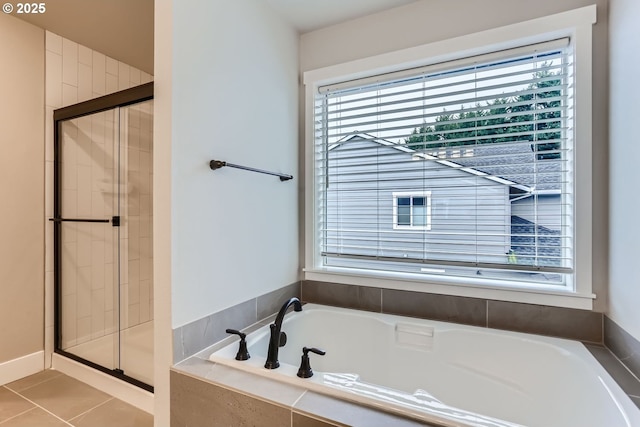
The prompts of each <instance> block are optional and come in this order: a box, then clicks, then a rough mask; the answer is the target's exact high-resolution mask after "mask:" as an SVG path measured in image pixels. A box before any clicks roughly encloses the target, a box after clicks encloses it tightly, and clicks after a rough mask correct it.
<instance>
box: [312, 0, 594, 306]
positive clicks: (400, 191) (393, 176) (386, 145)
mask: <svg viewBox="0 0 640 427" xmlns="http://www.w3.org/2000/svg"><path fill="white" fill-rule="evenodd" d="M595 16H596V8H595V7H591V6H590V7H585V8H581V9H576V10H574V11H570V12H566V13H562V14H558V15H551V16H549V17H545V18H540V19H537V20H532V21H527V22H523V23H521V24H516V25H513V26H511V27H510V29H509V32H508V34H507V33H506V32H504V31H502V30H503V29H496V30H495V31H494V30H488V31H485V32H482V33H478V34H474V35H469V36H463V37H462V38H460V39H456V40H455V41H453V40H452V41H442V42H436V43H433V44H429V45H423V46H420V47H417V48H416V49H412V50H407V51H406V52H404V51H403V52H402V53H400V52H394V53H393V54H382V55H379V56H376V57H371V58H369V59H370V61H369V60H368V61H366V63H363V62H361V61H353V62H350V63H345V64H340V65H339V66H335V67H328V68H326V69H318V70H313V71H309V72H306V73H305V76H304V80H305V86H306V94H307V126H308V127H307V129H308V133H307V135H308V138H307V141H308V144H309V145H308V147H309V148H310V149H311V152H312V155H311V156H307V162H306V168H307V181H306V182H307V185H306V189H307V192H306V197H305V199H306V202H305V203H306V204H305V206H306V215H307V224H308V225H307V226H306V227H305V229H306V230H305V236H306V237H305V241H306V257H305V278H306V279H310V280H326V281H335V282H339V283H345V284H357V285H368V286H382V287H387V286H388V287H391V288H399V289H410V290H422V289H424V290H425V291H427V292H436V293H441V292H442V293H449V291H448V290H447V287H448V286H449V285H462V287H457V288H456V289H455V290H453V288H451V289H452V291H451V292H452V294H454V295H464V296H476V297H485V298H486V297H490V298H495V299H499V300H500V299H502V300H510V301H518V302H530V303H541V304H550V305H556V304H557V305H560V306H566V307H576V308H587V309H589V308H591V307H592V306H591V299H592V298H594V295H593V293H592V287H591V286H592V277H591V276H592V275H591V260H592V242H591V229H592V220H591V214H590V212H591V209H592V207H591V203H592V202H591V194H592V185H591V180H590V176H591V169H590V168H591V112H592V108H591V99H592V95H591V93H592V82H591V75H590V73H589V72H588V71H589V70H590V68H591V26H592V25H593V23H595V22H596V20H595ZM540 25H542V26H545V28H546V29H547V33H546V36H545V35H542V34H540V33H539V32H537V31H538V26H540ZM509 37H513V39H509ZM545 39H546V41H545ZM517 40H522V41H523V42H522V44H519V43H520V42H518V41H517ZM482 43H485V44H482ZM449 45H452V46H455V47H456V49H460V50H461V51H463V52H465V54H466V55H472V56H467V57H465V56H464V55H465V54H461V55H460V56H458V57H456V55H455V54H453V53H451V52H454V51H453V50H451V48H450V47H449ZM489 46H495V50H493V51H492V50H491V48H490V47H489ZM421 52H422V53H423V55H424V56H422V57H420V56H419V54H420V53H421ZM430 55H434V56H430ZM398 58H403V59H404V61H406V62H404V63H406V64H411V66H412V67H414V68H407V69H404V70H403V69H402V68H401V67H400V66H397V65H394V64H396V62H395V61H397V60H398ZM421 58H424V59H421ZM441 58H445V59H444V60H442V59H441ZM423 61H424V62H423ZM421 62H422V63H426V64H433V65H425V66H422V67H419V68H415V67H416V64H420V63H421ZM370 64H376V65H375V67H378V69H379V70H380V72H381V74H378V75H376V74H374V73H370V72H369V71H368V70H367V68H366V67H367V65H370ZM575 70H585V71H584V72H583V71H580V72H579V73H576V72H575ZM340 76H343V77H344V78H343V79H341V78H340ZM576 93H578V94H579V95H578V96H576ZM576 101H577V102H576ZM427 191H428V192H429V194H428V196H426V197H425V199H424V202H425V203H426V204H427V210H428V215H427V216H426V218H425V220H424V222H425V223H426V225H422V224H420V223H419V221H420V219H418V220H417V221H418V222H416V212H420V209H421V207H420V206H422V205H421V199H420V197H421V196H420V194H421V193H424V192H427ZM414 195H415V196H417V197H418V198H414V197H412V196H414ZM418 217H420V218H422V215H421V214H420V213H419V214H418ZM425 231H428V232H425ZM576 235H577V236H579V244H576V240H575V239H576V237H575V236H576ZM443 285H444V286H443ZM480 288H482V290H480Z"/></svg>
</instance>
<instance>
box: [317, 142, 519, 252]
mask: <svg viewBox="0 0 640 427" xmlns="http://www.w3.org/2000/svg"><path fill="white" fill-rule="evenodd" d="M369 155H370V156H371V164H367V156H369ZM411 156H412V153H410V152H405V151H402V150H401V149H397V148H394V147H390V146H385V145H382V144H379V143H377V142H374V141H370V140H365V139H351V140H349V141H347V142H345V143H342V144H340V145H337V146H335V147H334V148H333V149H331V150H329V152H328V156H327V157H328V159H327V161H328V174H327V177H326V179H327V181H328V184H327V185H328V187H327V202H326V212H325V213H324V218H323V219H324V223H325V224H324V225H325V227H326V229H327V231H326V232H325V235H324V236H323V237H324V239H325V242H326V248H327V251H328V252H333V253H350V254H357V255H366V256H379V257H393V258H405V259H406V258H409V259H424V255H425V253H426V259H425V261H427V262H428V260H429V259H437V260H445V261H446V260H456V261H468V262H488V263H493V262H495V263H504V262H506V261H507V257H506V254H507V252H508V251H509V249H510V246H511V241H510V238H509V234H510V233H511V212H510V204H509V202H508V200H509V186H507V185H504V184H501V183H497V182H494V181H491V180H488V179H485V178H482V177H478V176H474V175H472V174H470V173H468V172H465V171H461V170H459V169H455V168H451V167H446V166H443V165H442V164H439V163H436V162H433V161H429V160H415V161H412V160H411V158H412V157H411ZM376 158H377V159H378V160H377V164H374V163H376V162H375V161H374V159H376ZM452 182H454V183H455V185H454V186H452ZM423 190H425V191H430V192H431V194H430V203H431V229H430V230H399V229H394V227H393V225H394V218H393V193H394V192H417V191H423ZM372 211H375V212H372ZM374 214H375V215H374ZM339 224H340V226H339V227H338V225H339ZM477 254H483V255H481V257H480V258H478V255H477Z"/></svg>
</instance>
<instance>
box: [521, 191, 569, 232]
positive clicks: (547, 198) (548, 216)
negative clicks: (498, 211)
mask: <svg viewBox="0 0 640 427" xmlns="http://www.w3.org/2000/svg"><path fill="white" fill-rule="evenodd" d="M511 214H512V215H515V216H518V217H520V218H522V219H524V220H526V221H528V222H531V223H535V224H538V225H539V226H541V227H545V228H547V229H549V230H552V231H558V232H559V231H560V228H561V226H562V205H561V204H560V195H559V194H545V195H538V196H530V197H526V198H523V199H519V200H516V201H513V202H512V203H511Z"/></svg>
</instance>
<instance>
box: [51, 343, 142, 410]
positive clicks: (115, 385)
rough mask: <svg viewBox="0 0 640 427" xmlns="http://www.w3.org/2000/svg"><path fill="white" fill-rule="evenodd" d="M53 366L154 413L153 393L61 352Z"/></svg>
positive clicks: (54, 360) (54, 358) (55, 357)
mask: <svg viewBox="0 0 640 427" xmlns="http://www.w3.org/2000/svg"><path fill="white" fill-rule="evenodd" d="M52 367H53V369H55V370H57V371H60V372H62V373H63V374H66V375H69V376H70V377H73V378H75V379H77V380H79V381H82V382H83V383H86V384H89V385H90V386H92V387H95V388H97V389H98V390H100V391H103V392H105V393H107V394H110V395H111V396H113V397H115V398H118V399H120V400H123V401H125V402H127V403H128V404H130V405H133V406H135V407H136V408H138V409H141V410H143V411H145V412H147V413H149V414H151V415H153V404H154V403H153V393H150V392H148V391H146V390H143V389H141V388H140V387H136V386H134V385H132V384H129V383H127V382H125V381H122V380H119V379H118V378H115V377H112V376H111V375H107V374H105V373H104V372H100V371H98V370H97V369H93V368H91V367H89V366H86V365H83V364H82V363H79V362H76V361H75V360H72V359H69V358H68V357H64V356H61V355H59V354H55V353H54V354H53V356H52Z"/></svg>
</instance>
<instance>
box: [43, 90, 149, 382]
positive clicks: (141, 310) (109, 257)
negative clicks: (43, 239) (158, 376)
mask: <svg viewBox="0 0 640 427" xmlns="http://www.w3.org/2000/svg"><path fill="white" fill-rule="evenodd" d="M57 132H58V134H57V137H56V138H57V141H58V142H57V145H56V147H57V148H56V150H55V152H56V154H55V158H56V162H55V165H56V166H55V169H56V171H57V172H56V174H57V178H56V185H55V190H54V192H55V195H54V199H55V200H56V201H55V202H54V205H55V206H56V207H55V208H54V211H55V212H56V218H53V220H54V221H55V226H54V230H55V231H54V233H55V234H54V246H55V251H56V254H55V255H54V259H55V260H56V261H55V264H56V265H55V267H54V270H55V276H56V295H57V303H56V307H57V320H56V324H57V326H56V331H57V337H56V351H58V352H60V353H62V354H64V355H65V356H68V357H71V358H74V359H76V360H78V361H80V362H82V363H85V364H88V365H91V366H93V367H95V368H97V369H100V370H102V371H105V372H108V373H111V374H112V375H116V376H118V377H120V378H122V379H125V380H127V381H129V382H132V383H134V384H136V385H139V386H141V387H143V388H146V389H149V390H152V385H153V278H152V270H153V269H152V265H153V253H152V223H153V217H152V211H153V210H152V205H153V196H152V193H153V192H152V184H151V183H152V181H153V180H152V177H153V174H152V171H153V167H152V158H153V138H152V137H153V101H152V100H148V101H144V102H138V103H133V104H127V105H126V106H119V107H115V108H112V109H108V110H105V111H100V112H97V113H93V114H82V115H79V116H77V117H74V118H69V119H64V120H61V121H59V122H58V129H57Z"/></svg>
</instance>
